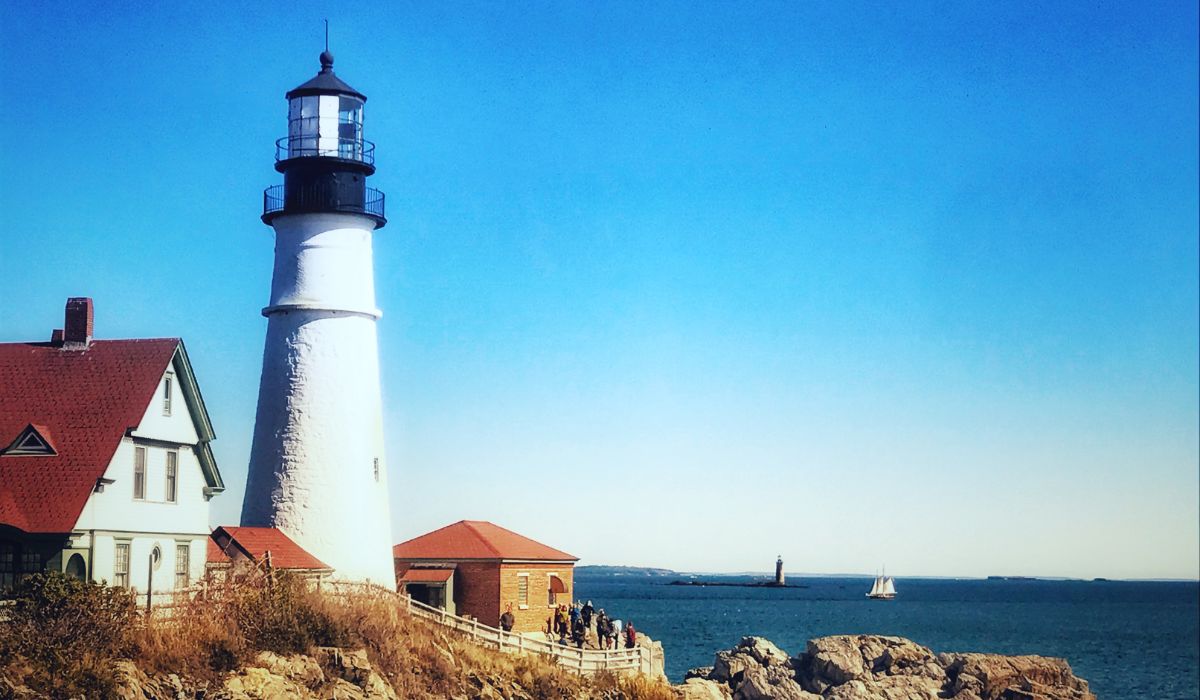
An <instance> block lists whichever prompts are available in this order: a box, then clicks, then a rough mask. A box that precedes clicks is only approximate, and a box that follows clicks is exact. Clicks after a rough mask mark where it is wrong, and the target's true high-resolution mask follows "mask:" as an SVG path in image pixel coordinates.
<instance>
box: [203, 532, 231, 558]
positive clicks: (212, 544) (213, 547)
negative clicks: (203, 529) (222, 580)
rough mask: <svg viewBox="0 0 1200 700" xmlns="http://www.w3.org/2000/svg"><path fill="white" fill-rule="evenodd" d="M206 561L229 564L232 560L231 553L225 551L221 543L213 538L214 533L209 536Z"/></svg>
mask: <svg viewBox="0 0 1200 700" xmlns="http://www.w3.org/2000/svg"><path fill="white" fill-rule="evenodd" d="M206 561H207V562H208V563H209V564H228V563H229V562H230V561H232V559H230V557H229V555H228V554H226V553H225V550H223V549H221V545H219V544H217V541H216V540H214V539H213V538H212V535H209V537H208V553H207V556H206Z"/></svg>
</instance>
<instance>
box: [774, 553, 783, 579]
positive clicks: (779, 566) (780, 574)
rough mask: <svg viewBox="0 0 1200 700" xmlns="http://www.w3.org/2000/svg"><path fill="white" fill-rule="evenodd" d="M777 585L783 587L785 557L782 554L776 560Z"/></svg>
mask: <svg viewBox="0 0 1200 700" xmlns="http://www.w3.org/2000/svg"><path fill="white" fill-rule="evenodd" d="M775 585H776V586H782V585H783V555H782V554H780V555H779V557H778V558H777V559H776V560H775Z"/></svg>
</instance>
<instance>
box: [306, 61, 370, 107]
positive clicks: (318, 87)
mask: <svg viewBox="0 0 1200 700" xmlns="http://www.w3.org/2000/svg"><path fill="white" fill-rule="evenodd" d="M304 95H346V96H347V97H357V98H358V99H360V100H362V101H363V102H366V101H367V96H366V95H364V94H362V93H361V92H359V91H358V90H355V89H354V88H352V87H350V86H349V85H347V84H346V83H345V81H343V80H342V79H341V78H339V77H337V76H336V75H334V74H333V54H331V53H329V52H328V51H325V52H323V53H322V54H321V72H320V73H317V74H316V76H314V77H313V78H312V79H311V80H309V81H308V82H306V83H304V84H303V85H300V86H298V87H296V88H294V89H292V90H291V91H289V92H288V94H287V99H289V100H290V99H292V98H293V97H302V96H304Z"/></svg>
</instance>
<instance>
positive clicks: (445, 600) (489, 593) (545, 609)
mask: <svg viewBox="0 0 1200 700" xmlns="http://www.w3.org/2000/svg"><path fill="white" fill-rule="evenodd" d="M392 556H393V558H394V560H395V563H396V582H397V584H398V585H400V586H404V587H405V588H406V589H407V590H408V592H409V594H410V595H412V596H413V598H414V599H415V600H419V601H421V602H423V603H427V604H429V605H434V606H435V607H441V608H445V609H446V610H448V611H449V612H453V613H455V614H458V615H467V616H471V617H474V618H477V619H478V620H479V621H480V622H482V623H484V624H486V625H491V626H493V627H495V626H498V625H499V623H500V614H501V613H502V612H503V611H504V609H505V608H506V607H507V606H508V605H510V604H511V605H512V612H513V617H514V619H515V624H514V626H513V631H514V632H536V631H538V630H542V629H545V628H546V622H547V619H548V618H549V617H550V613H551V612H552V611H553V609H554V608H555V607H556V606H558V605H564V604H568V605H569V604H570V603H571V590H572V589H573V585H574V583H573V575H574V568H575V562H576V561H578V560H579V558H578V557H575V556H572V555H570V554H567V553H566V552H563V551H561V550H558V549H554V548H553V547H549V546H547V545H544V544H542V543H541V542H537V541H536V540H532V539H529V538H528V537H525V536H524V535H519V534H517V533H515V532H513V531H512V530H507V529H505V528H502V527H500V526H499V525H494V524H492V523H489V522H486V521H483V520H460V521H459V522H457V523H454V524H452V525H447V526H446V527H443V528H440V529H437V530H434V531H433V532H429V533H426V534H424V535H421V536H420V537H415V538H413V539H411V540H408V541H406V542H401V543H400V544H398V545H396V546H395V547H393V548H392Z"/></svg>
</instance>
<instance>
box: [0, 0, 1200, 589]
mask: <svg viewBox="0 0 1200 700" xmlns="http://www.w3.org/2000/svg"><path fill="white" fill-rule="evenodd" d="M122 5H125V4H124V3H102V4H96V3H78V4H72V3H66V4H63V3H32V2H30V3H20V2H4V3H0V62H2V65H3V70H2V71H0V212H3V218H2V219H0V222H2V223H0V244H2V245H0V340H2V341H13V340H42V339H48V338H49V336H50V331H51V329H52V328H56V327H59V326H61V318H62V310H63V304H64V302H65V300H66V298H67V297H68V296H73V295H88V296H92V297H93V298H95V300H96V309H97V312H96V313H97V318H96V327H97V335H98V337H103V338H122V337H153V336H180V337H182V338H184V340H185V342H186V343H187V347H188V351H189V353H190V355H191V358H192V360H193V363H194V365H195V368H196V370H197V373H198V376H199V380H200V384H201V388H202V390H203V392H204V397H205V400H206V402H207V405H208V408H209V411H210V413H211V415H212V418H213V422H214V424H215V428H216V432H217V436H218V439H217V441H216V442H215V443H213V447H214V452H215V454H216V457H217V460H218V463H219V465H220V468H221V471H222V473H223V475H224V477H225V480H226V483H227V484H229V489H228V490H227V491H226V492H225V494H223V495H222V496H220V497H218V498H217V499H215V500H214V501H213V513H214V519H215V522H214V524H226V523H231V522H235V521H236V520H237V518H238V515H239V512H240V509H241V498H242V488H243V485H244V481H245V475H246V463H247V459H248V454H249V446H250V439H251V433H252V427H253V421H254V411H255V402H256V398H257V387H258V374H259V370H260V365H261V356H262V346H263V338H264V332H265V328H266V320H265V319H264V318H263V317H262V316H261V315H260V313H259V312H260V309H261V308H262V307H263V306H264V305H265V304H266V301H267V294H268V291H269V283H270V275H271V258H272V244H273V242H272V233H271V230H270V229H269V228H268V227H266V226H264V225H263V224H262V223H261V222H260V221H259V219H258V215H259V214H260V213H261V206H262V194H261V193H262V189H263V188H264V187H266V186H267V185H271V184H274V183H277V182H279V181H280V178H279V176H278V175H277V174H276V173H275V172H274V170H273V169H272V167H271V166H272V158H273V142H274V140H275V139H276V138H278V137H280V136H282V135H284V134H285V132H286V104H285V102H284V99H283V94H284V92H286V91H287V90H288V89H290V88H292V87H294V86H296V85H298V84H299V83H301V82H303V81H305V80H307V79H308V78H309V77H311V76H312V75H313V74H314V73H315V72H316V70H317V69H318V67H319V66H318V64H317V54H318V53H319V52H320V50H321V48H322V40H323V39H322V31H323V30H322V23H321V20H322V18H323V17H329V19H330V23H331V49H332V51H333V52H334V54H335V55H336V57H337V63H336V70H337V72H338V74H339V76H341V77H342V78H344V79H345V80H346V81H347V82H349V83H350V84H351V85H353V86H354V87H355V88H357V89H358V90H360V91H362V92H364V93H365V94H366V95H368V97H369V102H368V103H367V108H366V134H367V137H368V138H369V139H371V140H373V141H375V142H377V144H378V150H377V164H378V166H379V172H378V174H377V175H376V176H374V177H373V178H372V180H373V182H372V184H373V185H374V186H376V187H379V188H381V189H382V190H384V191H385V192H386V193H387V197H388V200H387V205H388V219H389V223H388V225H387V227H386V228H385V229H383V230H382V231H381V232H380V233H379V234H378V235H377V237H376V243H375V253H376V270H377V292H378V298H379V305H380V307H381V308H382V309H383V311H384V316H383V318H382V320H381V321H380V325H379V328H380V355H381V359H382V363H383V382H384V386H383V395H384V402H385V413H386V415H385V425H386V431H387V440H388V463H389V468H390V471H391V484H392V499H393V500H392V514H393V521H394V536H395V538H396V540H397V541H399V540H401V539H406V538H408V537H411V536H415V535H417V534H421V533H423V532H425V531H428V530H430V529H433V528H435V527H439V526H441V525H444V524H447V523H450V522H453V521H456V520H460V519H463V518H469V519H484V520H491V521H493V522H496V523H498V524H500V525H504V526H506V527H509V528H511V529H514V530H517V531H519V532H522V533H524V534H527V535H529V536H532V537H534V538H536V539H540V540H542V541H544V542H546V543H547V544H551V545H553V546H555V547H559V548H561V549H565V550H567V551H569V552H572V553H574V554H576V555H577V556H579V557H581V558H582V560H583V563H610V564H634V565H650V566H666V567H672V568H677V569H686V570H708V571H737V570H766V569H769V568H770V567H771V566H772V565H773V562H774V559H775V556H776V555H777V554H782V555H783V557H784V559H785V560H786V562H787V566H788V569H789V570H792V571H809V572H873V571H874V570H875V569H876V568H878V567H879V566H881V565H884V564H886V565H887V567H888V571H889V573H894V574H896V575H898V576H904V575H988V574H1012V575H1017V574H1024V575H1063V576H1107V577H1193V578H1194V577H1196V576H1197V575H1198V574H1200V560H1198V557H1200V555H1198V552H1200V512H1198V499H1200V495H1198V493H1200V481H1198V472H1200V467H1198V464H1200V451H1198V440H1200V437H1198V428H1197V425H1198V423H1200V399H1198V394H1200V377H1198V375H1200V372H1198V360H1197V358H1198V353H1200V348H1198V341H1197V338H1198V336H1200V329H1198V321H1197V318H1198V316H1200V302H1198V299H1200V292H1198V277H1200V275H1198V270H1197V260H1198V250H1197V240H1198V232H1200V223H1198V201H1197V189H1198V168H1197V150H1198V139H1197V120H1198V110H1197V82H1198V75H1197V10H1196V4H1195V3H1194V2H1175V3H1170V2H1168V3H1124V4H1110V3H1104V2H1101V3H1095V2H1088V3H1075V4H1072V3H946V4H925V3H902V4H899V5H891V6H884V7H876V8H873V9H861V8H860V9H854V8H851V7H847V5H846V4H845V3H822V4H817V3H778V4H775V3H758V4H752V5H751V4H744V3H739V4H736V5H735V4H730V3H714V4H697V3H690V2H681V3H668V2H661V3H659V2H656V3H634V2H629V3H624V2H621V3H549V2H548V3H534V4H516V3H481V4H478V5H475V4H467V3H458V2H453V3H416V4H413V3H379V4H376V3H338V4H336V6H334V5H328V4H326V3H306V2H286V3H283V2H280V3H266V2H263V3H135V4H128V6H127V7H125V8H122V7H121V6H122ZM335 7H336V11H335V9H334V8H335ZM134 8H137V9H134ZM330 13H332V14H330Z"/></svg>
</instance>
